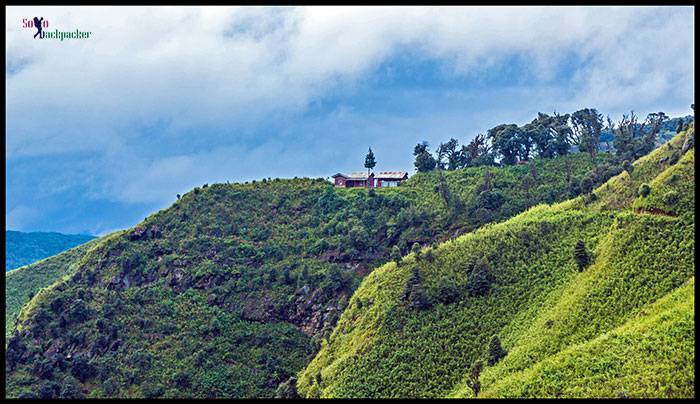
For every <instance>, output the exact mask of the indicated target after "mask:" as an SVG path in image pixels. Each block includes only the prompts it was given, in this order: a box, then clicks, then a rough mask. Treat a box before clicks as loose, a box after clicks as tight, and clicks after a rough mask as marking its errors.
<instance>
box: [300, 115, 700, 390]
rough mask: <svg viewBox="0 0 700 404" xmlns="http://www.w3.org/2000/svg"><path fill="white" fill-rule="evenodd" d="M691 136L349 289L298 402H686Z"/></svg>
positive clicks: (690, 329) (690, 366) (690, 331)
mask: <svg viewBox="0 0 700 404" xmlns="http://www.w3.org/2000/svg"><path fill="white" fill-rule="evenodd" d="M693 144H694V127H693V126H691V127H690V129H689V130H688V131H687V132H684V133H680V134H678V135H677V136H675V137H674V138H673V139H672V140H671V141H669V142H668V143H667V144H665V145H663V146H661V147H660V148H658V149H656V150H655V151H653V152H652V153H651V154H649V155H647V156H645V157H643V158H641V159H640V160H638V161H636V162H635V163H634V164H633V166H632V167H628V168H627V170H626V171H624V172H622V173H620V174H618V175H616V176H615V177H613V178H611V179H610V180H609V181H607V182H606V183H605V184H604V185H602V186H600V187H598V188H596V189H595V190H594V191H593V192H592V193H590V194H587V195H582V196H579V197H577V198H574V199H572V200H570V201H567V202H564V203H561V204H555V205H552V206H544V205H542V206H537V207H534V208H531V209H529V210H528V211H526V212H524V213H521V214H519V215H518V216H516V217H514V218H512V219H509V220H507V221H505V222H502V223H498V224H491V225H486V226H484V227H482V228H480V229H478V230H476V231H474V232H471V233H468V234H465V235H463V236H461V237H459V238H457V239H454V240H450V241H448V242H445V243H443V244H441V245H439V246H437V247H436V248H429V249H423V250H421V251H420V252H419V254H416V253H411V254H409V255H407V256H405V257H404V258H403V259H402V260H401V261H400V265H398V266H397V263H394V262H391V263H387V264H385V265H383V266H381V267H380V268H378V269H376V270H375V271H373V272H372V273H371V274H370V275H369V276H367V277H366V278H365V279H364V280H363V281H362V283H361V285H360V287H359V288H358V289H357V291H356V292H355V293H354V294H353V296H352V298H351V299H350V301H349V303H348V308H347V309H346V310H345V311H344V312H343V315H342V316H341V318H340V320H339V322H338V323H337V325H336V327H335V328H334V330H333V332H332V334H331V335H330V336H329V337H328V338H327V339H326V340H324V341H322V344H321V345H322V348H321V350H320V352H319V353H318V354H317V355H316V357H315V358H314V359H313V361H312V362H311V364H310V365H309V366H307V368H306V369H305V370H303V371H302V372H300V374H299V375H298V383H297V384H298V386H297V387H298V391H299V393H300V394H301V395H302V396H305V397H474V396H477V397H693V396H694V394H695V391H694V382H695V375H694V372H695V369H694V359H693V358H694V352H695V348H694V346H695V339H694V235H695V225H694V207H695V205H694V149H693V148H692V145H693Z"/></svg>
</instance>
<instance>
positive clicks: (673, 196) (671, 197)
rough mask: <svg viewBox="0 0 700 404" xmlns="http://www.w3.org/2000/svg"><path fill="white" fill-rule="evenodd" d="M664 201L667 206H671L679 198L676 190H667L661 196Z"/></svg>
mask: <svg viewBox="0 0 700 404" xmlns="http://www.w3.org/2000/svg"><path fill="white" fill-rule="evenodd" d="M662 199H663V201H664V203H665V204H666V205H669V206H673V205H675V204H677V203H678V201H679V200H680V195H679V194H678V192H676V191H668V192H666V193H665V194H664V196H663V197H662Z"/></svg>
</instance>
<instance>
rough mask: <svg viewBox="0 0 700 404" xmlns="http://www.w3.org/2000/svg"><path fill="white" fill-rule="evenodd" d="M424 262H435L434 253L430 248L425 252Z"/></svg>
mask: <svg viewBox="0 0 700 404" xmlns="http://www.w3.org/2000/svg"><path fill="white" fill-rule="evenodd" d="M425 260H426V261H428V262H433V261H435V253H434V252H433V248H432V247H429V248H428V249H427V250H425Z"/></svg>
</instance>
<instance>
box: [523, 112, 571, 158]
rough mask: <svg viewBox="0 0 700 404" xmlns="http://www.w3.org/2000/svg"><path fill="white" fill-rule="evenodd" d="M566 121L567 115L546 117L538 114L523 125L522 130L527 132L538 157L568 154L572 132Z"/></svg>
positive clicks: (540, 113) (546, 115)
mask: <svg viewBox="0 0 700 404" xmlns="http://www.w3.org/2000/svg"><path fill="white" fill-rule="evenodd" d="M568 121H569V114H565V115H559V114H557V113H555V114H554V115H548V114H545V113H542V112H538V113H537V118H535V119H534V120H533V121H532V122H530V123H528V124H526V125H524V126H523V127H522V130H523V131H525V132H527V134H528V136H529V138H530V140H531V141H532V144H533V146H534V147H535V150H536V151H537V155H538V156H540V157H554V156H555V155H565V154H567V153H568V152H569V147H570V145H571V143H572V138H571V133H572V132H571V127H570V126H569V124H568Z"/></svg>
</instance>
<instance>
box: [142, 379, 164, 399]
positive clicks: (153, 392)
mask: <svg viewBox="0 0 700 404" xmlns="http://www.w3.org/2000/svg"><path fill="white" fill-rule="evenodd" d="M144 384H145V385H144V386H141V391H142V392H143V396H144V397H145V398H157V397H160V396H162V395H163V394H165V388H163V386H162V385H160V383H156V382H146V383H144Z"/></svg>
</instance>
